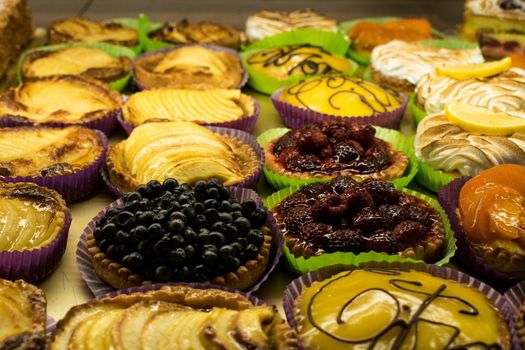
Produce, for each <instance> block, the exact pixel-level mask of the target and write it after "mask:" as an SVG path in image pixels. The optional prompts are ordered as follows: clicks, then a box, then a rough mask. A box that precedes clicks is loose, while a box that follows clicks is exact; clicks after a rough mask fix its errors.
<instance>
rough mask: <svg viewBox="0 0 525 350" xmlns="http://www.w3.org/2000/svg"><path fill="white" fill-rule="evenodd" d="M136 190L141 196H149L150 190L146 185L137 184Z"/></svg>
mask: <svg viewBox="0 0 525 350" xmlns="http://www.w3.org/2000/svg"><path fill="white" fill-rule="evenodd" d="M136 191H137V192H138V193H139V194H140V195H141V197H149V194H150V191H149V188H148V186H146V185H139V186H138V187H137V188H136Z"/></svg>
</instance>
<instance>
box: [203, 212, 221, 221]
mask: <svg viewBox="0 0 525 350" xmlns="http://www.w3.org/2000/svg"><path fill="white" fill-rule="evenodd" d="M204 216H205V217H206V221H207V222H209V223H211V222H215V221H217V220H219V212H218V211H217V209H206V210H205V211H204Z"/></svg>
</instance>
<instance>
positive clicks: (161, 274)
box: [155, 265, 172, 282]
mask: <svg viewBox="0 0 525 350" xmlns="http://www.w3.org/2000/svg"><path fill="white" fill-rule="evenodd" d="M171 279H172V273H171V270H170V268H169V267H167V266H165V265H163V266H159V267H157V268H156V269H155V280H157V281H158V282H169V281H170V280H171Z"/></svg>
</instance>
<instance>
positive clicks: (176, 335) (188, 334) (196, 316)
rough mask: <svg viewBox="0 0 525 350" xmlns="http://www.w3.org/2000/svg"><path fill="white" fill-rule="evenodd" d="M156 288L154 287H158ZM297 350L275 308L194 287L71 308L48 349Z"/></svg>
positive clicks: (133, 292) (123, 296) (143, 290)
mask: <svg viewBox="0 0 525 350" xmlns="http://www.w3.org/2000/svg"><path fill="white" fill-rule="evenodd" d="M157 288H158V287H157ZM79 348H82V349H84V348H85V349H97V350H103V349H126V350H139V349H143V350H167V349H181V350H182V349H210V350H215V349H224V350H239V349H275V350H296V349H299V344H298V340H297V336H296V334H295V332H294V331H292V330H291V329H290V327H289V326H288V324H286V322H285V321H284V320H283V319H282V318H281V316H280V315H279V312H278V311H277V310H276V308H275V307H273V306H268V305H265V304H263V303H262V301H260V300H259V299H256V298H253V297H247V296H244V295H243V294H241V293H239V292H232V291H228V290H223V289H216V288H205V287H204V286H198V285H191V286H190V285H171V286H162V287H160V288H158V289H153V290H147V289H146V288H140V289H139V290H138V291H137V290H136V289H134V290H130V291H126V292H125V293H122V294H118V295H112V296H106V297H103V298H98V299H94V300H91V301H89V302H87V303H86V304H83V305H79V306H75V307H74V308H72V309H71V310H69V312H68V313H67V314H66V316H65V317H64V319H62V320H61V321H59V323H58V326H57V334H56V336H55V339H54V341H53V343H52V344H51V350H66V349H79Z"/></svg>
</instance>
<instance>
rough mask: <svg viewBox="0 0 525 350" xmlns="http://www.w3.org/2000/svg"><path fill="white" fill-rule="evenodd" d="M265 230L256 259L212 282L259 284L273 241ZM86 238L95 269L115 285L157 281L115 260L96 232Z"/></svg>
mask: <svg viewBox="0 0 525 350" xmlns="http://www.w3.org/2000/svg"><path fill="white" fill-rule="evenodd" d="M261 231H262V232H263V233H264V242H263V244H262V245H261V247H260V248H259V252H258V254H257V257H256V259H251V260H248V261H247V262H246V263H245V264H244V265H242V266H239V268H238V269H237V271H234V272H229V273H228V274H226V275H222V276H216V277H214V278H212V279H211V280H210V281H209V282H211V283H213V284H218V285H221V286H225V287H229V288H233V289H238V290H244V289H247V288H250V287H251V286H253V285H254V284H256V283H257V282H258V281H259V280H260V279H261V277H262V276H263V274H264V272H265V270H266V266H267V265H268V262H269V259H270V250H271V242H272V236H271V230H270V228H269V227H268V226H263V227H262V228H261ZM86 241H87V248H88V252H89V254H90V255H91V259H92V261H93V268H94V269H95V272H96V273H97V275H98V276H99V277H100V278H101V279H102V280H104V281H105V282H107V283H109V284H110V285H111V286H112V287H114V288H116V289H125V288H130V287H136V286H140V285H148V284H152V283H153V281H151V280H146V279H145V278H144V277H143V276H141V275H137V274H134V273H133V272H132V271H131V270H129V269H128V268H126V267H124V266H122V265H121V264H119V263H116V262H114V261H112V260H111V259H110V258H109V257H108V256H107V255H106V254H105V253H104V252H102V251H101V250H100V248H99V247H98V246H97V242H96V240H95V238H94V236H93V233H90V234H88V235H87V237H86Z"/></svg>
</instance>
